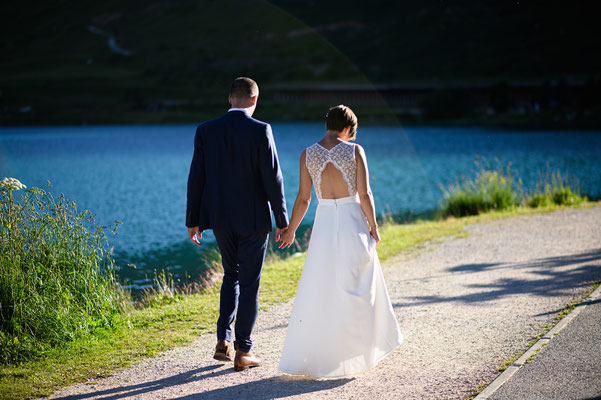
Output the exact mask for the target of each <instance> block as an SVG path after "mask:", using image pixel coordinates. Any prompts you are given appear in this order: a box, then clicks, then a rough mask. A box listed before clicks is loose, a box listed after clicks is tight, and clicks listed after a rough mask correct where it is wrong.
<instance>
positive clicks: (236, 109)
mask: <svg viewBox="0 0 601 400" xmlns="http://www.w3.org/2000/svg"><path fill="white" fill-rule="evenodd" d="M227 112H228V113H230V112H242V113H244V114H245V115H246V116H247V117H250V115H249V114H248V111H246V110H245V109H244V108H236V107H232V108H230V109H229V110H227Z"/></svg>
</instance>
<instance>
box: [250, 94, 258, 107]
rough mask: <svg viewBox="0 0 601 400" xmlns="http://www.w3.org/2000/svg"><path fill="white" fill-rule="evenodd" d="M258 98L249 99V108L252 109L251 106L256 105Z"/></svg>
mask: <svg viewBox="0 0 601 400" xmlns="http://www.w3.org/2000/svg"><path fill="white" fill-rule="evenodd" d="M258 98H259V96H252V97H251V98H250V101H251V103H250V106H251V107H252V106H256V105H257V99H258Z"/></svg>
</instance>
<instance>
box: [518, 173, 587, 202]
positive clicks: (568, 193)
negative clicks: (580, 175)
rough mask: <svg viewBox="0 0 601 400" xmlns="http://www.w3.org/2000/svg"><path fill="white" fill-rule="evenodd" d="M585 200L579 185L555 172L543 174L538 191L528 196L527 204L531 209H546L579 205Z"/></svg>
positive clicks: (538, 184)
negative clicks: (555, 206)
mask: <svg viewBox="0 0 601 400" xmlns="http://www.w3.org/2000/svg"><path fill="white" fill-rule="evenodd" d="M572 186H574V187H572ZM584 200H585V198H583V197H582V195H581V194H580V189H579V187H578V185H577V183H576V182H570V179H568V178H567V177H564V176H562V175H561V173H560V172H559V171H555V172H552V173H549V172H547V173H545V174H544V175H543V174H541V177H540V178H539V181H538V183H537V187H536V190H535V191H534V192H533V193H531V194H530V195H529V196H527V198H526V199H525V203H526V204H527V205H528V206H530V207H544V206H549V205H552V204H556V205H560V206H561V205H572V204H578V203H581V202H582V201H584Z"/></svg>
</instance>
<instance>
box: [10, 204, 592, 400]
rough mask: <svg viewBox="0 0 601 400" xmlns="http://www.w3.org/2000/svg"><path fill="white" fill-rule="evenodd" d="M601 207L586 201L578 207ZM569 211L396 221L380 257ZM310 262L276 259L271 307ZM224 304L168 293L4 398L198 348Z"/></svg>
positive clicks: (38, 370)
mask: <svg viewBox="0 0 601 400" xmlns="http://www.w3.org/2000/svg"><path fill="white" fill-rule="evenodd" d="M598 205H599V203H582V204H579V205H578V207H592V206H598ZM561 208H565V207H563V206H557V205H554V206H549V207H546V208H540V209H532V208H527V207H521V208H516V209H511V210H508V211H497V212H491V213H487V214H482V215H478V216H471V217H466V218H449V219H446V220H440V221H417V222H415V223H412V224H407V225H398V224H388V225H385V226H384V228H383V230H382V242H381V243H380V245H379V246H378V254H379V256H380V259H381V260H382V261H384V262H385V261H390V260H392V259H393V258H394V257H395V256H396V255H397V254H398V253H399V252H407V251H409V252H410V253H412V254H414V252H415V251H420V249H423V248H424V247H425V246H426V245H427V244H428V243H433V242H438V241H442V240H445V238H450V237H457V236H465V235H467V233H466V232H465V230H464V229H463V228H464V226H465V225H466V224H471V223H477V222H487V221H493V220H496V219H500V218H507V217H512V216H519V215H532V214H538V213H543V212H549V211H554V210H557V209H561ZM304 259H305V256H304V253H300V255H296V256H292V257H288V258H286V259H277V258H271V259H270V260H268V262H267V263H266V264H265V267H264V270H263V275H262V282H261V292H260V300H261V304H262V306H263V308H267V307H269V305H273V304H277V303H281V302H284V301H287V300H289V299H291V298H292V297H293V296H294V295H295V292H296V287H297V285H298V281H299V279H300V275H301V272H302V265H303V263H304ZM159 277H160V274H159ZM159 277H157V279H158V278H159ZM160 279H163V283H162V285H163V287H169V286H170V283H169V282H168V277H166V276H163V278H160ZM159 292H161V291H160V290H159V289H157V293H159ZM218 304H219V291H218V289H217V287H216V286H212V287H209V288H205V289H204V290H203V292H202V293H196V294H188V295H183V294H181V293H175V292H169V291H168V290H162V293H160V298H159V299H158V300H157V301H154V302H150V303H148V304H147V306H146V307H145V308H142V309H135V310H129V311H128V312H127V313H125V314H124V322H123V323H122V324H120V325H117V326H115V327H113V328H102V329H97V330H96V331H95V334H94V335H90V336H88V337H84V338H79V339H75V340H73V341H72V342H69V343H67V344H66V345H65V346H61V347H55V348H52V349H51V350H50V351H48V352H47V353H46V354H45V355H44V357H40V358H36V359H32V360H26V361H23V362H21V363H19V364H12V365H2V366H0V398H3V399H23V398H28V397H39V396H45V395H49V394H51V393H52V392H54V391H55V390H57V389H59V388H61V387H64V386H67V385H70V384H73V383H75V382H80V381H84V380H88V379H95V378H99V377H103V376H107V375H110V374H111V373H113V372H114V371H116V370H119V369H121V368H125V367H127V366H128V365H130V364H132V363H134V362H137V361H138V360H140V359H143V358H146V357H151V356H155V355H157V354H158V353H160V352H161V351H164V350H168V349H171V348H173V347H176V346H181V345H185V344H187V343H190V342H191V341H193V340H194V339H196V338H197V337H198V335H202V334H208V333H213V332H214V323H215V320H216V318H217V312H218Z"/></svg>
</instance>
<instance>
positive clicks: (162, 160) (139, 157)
mask: <svg viewBox="0 0 601 400" xmlns="http://www.w3.org/2000/svg"><path fill="white" fill-rule="evenodd" d="M272 126H273V131H274V136H275V140H276V145H277V148H278V152H279V156H280V162H281V165H282V170H283V173H284V180H285V187H286V198H287V200H288V207H289V210H290V211H291V210H292V205H293V203H294V198H295V196H296V190H297V185H298V157H299V154H300V152H301V151H302V149H303V148H305V147H307V146H309V145H311V144H312V143H314V142H315V141H317V140H319V139H320V138H321V136H322V135H323V124H322V123H275V124H273V125H272ZM194 132H195V127H194V126H192V125H167V126H165V125H161V126H95V127H26V128H0V179H1V178H3V177H4V176H9V177H15V178H18V179H19V180H21V181H22V182H23V183H24V184H25V185H27V186H28V187H32V186H39V187H46V182H47V181H48V180H49V181H50V182H51V183H52V185H53V188H52V191H53V192H54V193H55V194H58V193H64V194H65V195H66V196H67V197H68V198H70V199H73V200H76V201H77V204H78V207H79V208H81V209H84V208H87V209H90V210H92V211H93V212H94V213H95V214H97V216H98V218H99V219H100V220H101V221H103V222H104V223H105V224H111V223H112V222H113V221H114V220H119V221H123V224H122V225H121V226H120V227H119V234H118V235H117V236H114V237H111V238H110V241H111V245H113V246H114V248H115V252H116V253H117V254H119V255H120V259H121V260H122V261H123V262H125V261H127V260H132V262H134V263H136V264H137V265H138V267H139V268H138V270H136V271H135V272H132V271H129V272H128V271H125V272H123V275H124V276H125V277H128V279H130V280H131V281H135V282H137V283H141V282H144V279H145V275H149V276H151V275H152V270H153V269H154V268H162V267H167V266H169V267H170V268H171V269H172V270H174V271H177V270H178V269H179V270H182V271H180V272H179V273H180V274H183V273H184V272H183V271H184V270H185V271H186V273H187V274H192V275H194V273H196V272H198V271H196V270H197V269H198V270H199V269H201V268H202V266H198V267H197V266H196V264H197V262H196V261H195V257H196V255H197V252H196V249H193V248H192V247H191V246H192V245H191V244H190V245H188V244H187V243H186V241H187V230H186V227H185V226H184V217H185V205H186V180H187V174H188V168H189V163H190V159H191V157H192V146H193V137H194ZM357 143H359V144H361V145H362V146H363V147H364V148H365V150H366V153H367V160H368V163H369V174H370V177H371V183H372V190H373V192H374V195H375V199H376V208H377V211H378V213H381V212H382V211H390V212H393V213H414V214H419V213H423V212H426V211H429V210H433V209H435V208H437V207H439V206H440V204H441V200H442V192H441V190H440V185H447V184H449V183H453V182H455V181H457V179H458V178H460V177H461V176H471V175H473V173H474V172H475V170H476V169H477V168H476V166H475V165H474V161H475V160H477V159H478V157H483V158H484V159H485V160H487V161H488V162H489V163H490V164H493V165H494V166H496V165H503V166H505V165H507V163H511V164H512V170H513V171H515V172H516V173H517V174H518V175H519V177H521V178H522V180H523V181H524V184H525V186H526V188H528V187H534V186H535V184H536V182H537V180H538V177H539V174H540V173H541V172H544V171H547V170H548V169H549V168H550V169H551V170H560V171H561V172H563V173H566V174H569V175H571V176H574V177H576V178H578V180H579V182H580V186H581V188H582V191H583V192H584V193H586V194H588V195H589V196H592V197H595V198H599V197H601V132H591V131H586V132H582V131H548V132H547V131H505V130H498V129H485V128H440V127H428V128H424V127H409V128H401V127H398V126H380V127H377V126H361V127H360V129H359V132H358V139H357ZM495 160H498V164H497V161H495ZM315 205H316V201H313V202H312V205H311V208H310V210H309V214H308V216H307V217H306V219H305V222H306V223H310V222H311V221H312V218H313V215H314V211H315ZM210 240H211V235H210V234H208V235H206V241H207V242H210Z"/></svg>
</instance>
